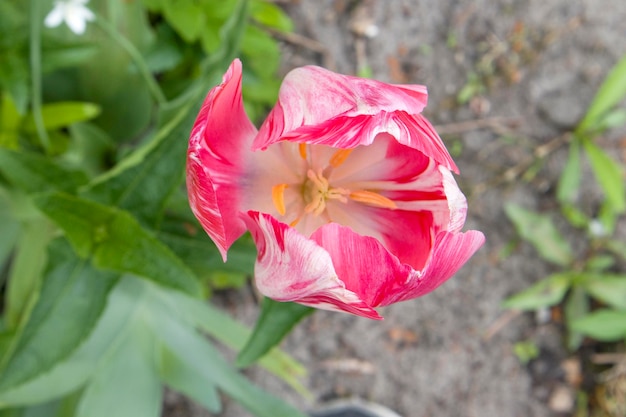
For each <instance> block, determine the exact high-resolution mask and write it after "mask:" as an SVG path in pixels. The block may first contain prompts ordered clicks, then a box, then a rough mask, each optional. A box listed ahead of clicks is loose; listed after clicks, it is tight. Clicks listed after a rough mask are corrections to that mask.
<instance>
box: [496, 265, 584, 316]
mask: <svg viewBox="0 0 626 417" xmlns="http://www.w3.org/2000/svg"><path fill="white" fill-rule="evenodd" d="M574 277H575V276H574V275H573V274H572V273H570V272H563V273H557V274H552V275H550V276H549V277H547V278H545V279H543V280H541V281H539V282H537V283H536V284H534V285H532V286H531V287H529V288H527V289H525V290H524V291H521V292H519V293H517V294H515V295H513V296H511V297H509V298H507V299H506V300H505V301H504V303H502V306H503V307H504V308H512V309H518V310H537V309H540V308H543V307H549V306H552V305H555V304H558V303H560V302H561V300H563V297H564V296H565V293H566V292H567V290H568V289H569V287H570V286H571V283H572V280H573V279H574Z"/></svg>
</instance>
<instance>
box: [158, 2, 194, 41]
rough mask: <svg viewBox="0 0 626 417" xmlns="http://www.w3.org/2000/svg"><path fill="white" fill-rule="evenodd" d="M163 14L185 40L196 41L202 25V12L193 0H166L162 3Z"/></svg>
mask: <svg viewBox="0 0 626 417" xmlns="http://www.w3.org/2000/svg"><path fill="white" fill-rule="evenodd" d="M162 7H163V14H164V15H165V18H166V19H167V21H168V22H169V23H170V24H171V25H172V27H173V28H174V29H175V30H176V32H178V34H179V35H180V36H181V37H182V38H183V39H184V40H185V41H187V42H193V41H196V40H197V39H198V38H199V36H200V32H201V31H202V29H203V27H202V24H203V22H204V12H203V9H202V7H201V6H200V5H199V4H198V2H196V1H194V0H168V1H165V2H163V3H162Z"/></svg>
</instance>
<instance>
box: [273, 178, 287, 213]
mask: <svg viewBox="0 0 626 417" xmlns="http://www.w3.org/2000/svg"><path fill="white" fill-rule="evenodd" d="M285 188H287V184H278V185H275V186H273V187H272V201H274V207H276V210H278V213H280V215H281V216H284V215H285V213H286V212H287V209H286V208H285Z"/></svg>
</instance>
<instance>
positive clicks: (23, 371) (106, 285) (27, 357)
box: [0, 240, 117, 392]
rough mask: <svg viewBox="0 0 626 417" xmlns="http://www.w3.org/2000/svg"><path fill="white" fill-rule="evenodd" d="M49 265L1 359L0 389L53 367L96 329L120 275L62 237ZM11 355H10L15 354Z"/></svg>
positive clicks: (51, 255) (51, 248) (56, 244)
mask: <svg viewBox="0 0 626 417" xmlns="http://www.w3.org/2000/svg"><path fill="white" fill-rule="evenodd" d="M48 259H50V263H49V267H48V269H47V271H46V275H45V279H44V281H43V286H42V289H41V294H40V296H39V299H38V301H37V303H36V304H35V306H34V308H33V310H32V313H31V315H30V318H29V320H28V322H27V323H26V325H25V326H24V328H23V330H22V331H21V333H20V334H19V337H17V338H16V339H15V341H14V344H13V346H12V348H11V349H10V350H9V351H8V352H7V354H6V355H5V357H4V358H3V359H2V372H1V373H0V392H4V391H7V390H8V389H10V388H13V387H16V386H17V385H20V384H22V383H24V382H25V381H28V380H30V379H33V378H35V377H37V376H39V375H41V374H43V373H45V372H47V371H49V370H50V369H51V368H52V367H53V366H54V365H55V364H56V363H58V362H59V361H61V360H63V359H65V358H66V357H68V356H69V354H70V353H71V352H72V351H74V350H75V349H76V347H77V346H78V344H79V343H80V342H81V341H83V339H85V337H86V336H87V335H88V334H89V332H90V331H91V330H92V328H93V326H94V325H95V323H96V321H97V320H98V318H99V316H100V314H101V313H102V310H103V309H104V306H105V302H106V297H107V294H108V293H109V291H110V289H111V288H112V287H113V285H114V284H115V282H116V280H117V275H116V274H112V273H109V272H105V271H99V270H96V269H94V268H92V267H90V265H89V264H88V263H87V262H86V261H84V260H81V259H78V258H76V257H75V255H74V254H73V252H72V250H71V248H70V247H69V245H68V244H67V243H66V242H65V241H64V240H55V241H54V242H53V243H52V244H51V245H50V253H49V255H48ZM11 354H12V355H11Z"/></svg>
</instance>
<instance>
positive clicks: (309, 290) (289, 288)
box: [242, 211, 382, 320]
mask: <svg viewBox="0 0 626 417" xmlns="http://www.w3.org/2000/svg"><path fill="white" fill-rule="evenodd" d="M242 218H243V220H244V221H245V223H246V225H247V226H248V229H249V230H250V233H251V234H252V238H253V239H254V241H255V243H256V245H257V250H258V256H257V262H256V264H255V268H254V275H255V282H256V285H257V288H258V289H259V291H260V292H261V293H262V294H263V295H265V296H267V297H269V298H272V299H274V300H276V301H293V302H296V303H299V304H304V305H307V306H311V307H315V308H320V309H324V310H331V311H342V312H347V313H351V314H355V315H358V316H362V317H367V318H370V319H375V320H380V319H382V317H381V316H380V315H379V314H378V312H376V310H374V309H373V308H372V307H370V306H369V305H367V303H365V302H364V301H363V300H362V299H361V298H360V297H359V296H358V295H357V294H355V293H354V292H353V291H350V290H349V289H347V288H346V286H345V284H344V283H343V282H342V281H341V280H340V279H339V278H338V276H337V273H336V271H335V267H334V265H333V260H332V259H331V256H330V254H329V253H328V252H327V251H326V250H325V249H324V248H323V247H321V246H320V245H318V244H317V243H316V242H315V241H313V240H311V239H307V238H306V237H304V236H303V235H302V234H300V233H299V232H298V231H297V230H295V229H294V228H291V227H289V226H288V225H286V224H284V223H281V222H279V221H278V220H276V219H275V218H273V217H272V216H270V215H268V214H265V213H259V212H256V211H249V212H247V213H246V214H242Z"/></svg>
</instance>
